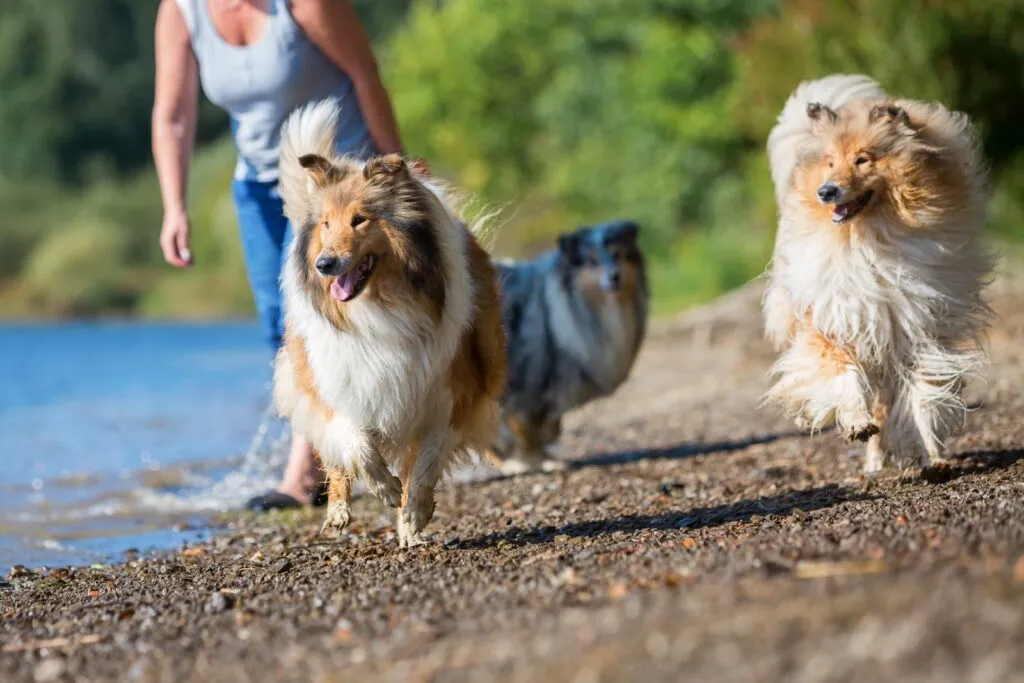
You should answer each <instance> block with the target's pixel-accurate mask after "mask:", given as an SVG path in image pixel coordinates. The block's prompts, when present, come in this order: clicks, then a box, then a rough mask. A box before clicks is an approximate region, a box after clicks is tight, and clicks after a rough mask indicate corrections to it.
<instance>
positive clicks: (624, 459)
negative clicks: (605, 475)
mask: <svg viewBox="0 0 1024 683" xmlns="http://www.w3.org/2000/svg"><path fill="white" fill-rule="evenodd" d="M803 436H807V434H806V433H805V432H800V431H796V430H794V431H789V432H778V433H775V434H762V435H760V436H751V437H749V438H746V439H736V440H733V441H714V442H711V443H682V444H677V445H675V446H668V447H665V448H642V449H637V450H629V451H619V452H615V453H598V454H595V455H589V456H586V457H583V458H579V459H577V460H570V461H568V462H567V463H566V466H567V467H568V468H569V469H580V468H583V467H607V466H609V465H624V464H627V463H631V462H637V461H640V460H676V459H681V458H692V457H694V456H696V455H710V454H713V453H730V452H732V451H741V450H743V449H745V448H750V447H751V446H762V445H765V444H770V443H775V442H776V441H781V440H782V439H792V438H798V437H803Z"/></svg>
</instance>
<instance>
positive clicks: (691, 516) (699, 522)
mask: <svg viewBox="0 0 1024 683" xmlns="http://www.w3.org/2000/svg"><path fill="white" fill-rule="evenodd" d="M877 498H878V496H877V495H873V494H869V493H865V492H863V491H861V490H859V489H853V488H849V487H844V486H839V485H836V484H831V485H828V486H819V487H816V488H811V489H806V490H803V491H791V492H789V493H782V494H779V495H774V496H762V497H760V498H755V499H752V500H741V501H738V502H736V503H728V504H725V505H715V506H712V507H701V508H693V509H689V510H681V511H678V512H666V513H663V514H660V515H626V516H624V517H618V518H616V519H596V520H593V521H586V522H574V523H571V524H565V525H563V526H559V527H555V526H543V527H536V528H524V527H516V526H513V527H510V528H509V529H508V530H506V531H504V532H502V533H500V534H497V533H495V534H488V535H486V536H482V537H480V538H476V539H470V540H466V541H462V542H460V543H459V544H458V547H459V548H474V549H479V548H488V547H491V546H494V545H496V544H498V543H501V542H502V541H505V542H506V543H510V544H512V545H537V544H542V543H552V542H554V539H555V537H556V536H563V535H564V536H569V537H571V538H590V537H596V536H602V535H605V534H612V533H616V532H620V531H625V532H630V531H638V530H642V529H661V530H665V531H670V530H679V529H687V530H690V529H701V528H705V527H714V526H719V525H721V524H728V523H730V522H745V521H749V520H750V518H751V517H753V516H754V515H762V516H765V515H776V516H780V517H787V516H789V515H792V514H793V513H794V512H795V511H797V510H801V511H803V512H805V513H806V512H812V511H814V510H823V509H825V508H830V507H834V506H836V505H841V504H842V503H847V502H857V501H864V500H875V499H877Z"/></svg>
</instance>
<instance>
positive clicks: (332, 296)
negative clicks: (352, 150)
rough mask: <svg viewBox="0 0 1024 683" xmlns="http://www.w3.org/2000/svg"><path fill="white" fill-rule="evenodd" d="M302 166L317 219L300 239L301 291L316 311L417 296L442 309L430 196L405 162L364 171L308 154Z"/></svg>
mask: <svg viewBox="0 0 1024 683" xmlns="http://www.w3.org/2000/svg"><path fill="white" fill-rule="evenodd" d="M299 162H300V163H301V164H302V166H303V167H304V168H305V169H306V171H307V172H308V173H309V192H310V196H311V198H312V200H313V202H312V206H314V207H315V209H316V211H315V213H316V216H317V217H316V220H314V221H311V222H310V224H308V225H306V226H303V227H302V228H301V229H300V231H299V233H298V235H297V238H296V239H297V240H298V243H297V245H296V249H297V250H298V251H299V254H301V256H302V260H301V264H302V267H301V269H300V271H301V277H302V279H303V286H304V287H305V290H306V292H307V294H308V295H310V297H311V299H312V300H313V302H314V304H316V305H317V306H318V308H320V310H321V311H324V310H325V309H327V310H329V309H331V308H332V307H334V308H335V309H337V308H339V307H341V308H343V307H344V306H345V305H347V304H349V303H351V302H353V301H356V300H357V299H359V298H360V297H369V298H371V299H375V300H377V301H383V302H385V303H388V302H394V301H396V300H397V299H399V298H402V297H405V298H408V296H409V295H410V293H411V292H410V290H412V292H419V293H420V294H423V295H425V296H426V297H427V298H428V299H430V300H431V302H432V303H433V304H435V306H436V308H438V309H440V307H441V306H443V299H444V292H443V286H444V284H443V281H444V279H443V276H441V275H440V272H441V271H440V268H441V264H440V252H439V247H438V244H437V241H436V235H435V233H434V231H433V230H432V229H431V226H430V225H429V224H428V221H429V210H428V202H429V201H430V198H429V196H428V193H429V190H427V189H426V188H424V187H423V186H422V185H421V184H420V183H419V182H418V181H417V180H416V179H415V178H414V177H413V175H412V173H411V172H410V170H409V168H408V167H407V165H406V163H405V161H404V160H403V159H402V158H401V157H398V156H397V155H389V156H386V157H379V158H376V159H372V160H371V161H369V162H367V164H366V165H365V166H364V167H360V165H359V164H357V163H355V162H336V163H331V162H330V161H328V160H327V159H325V158H324V157H321V156H319V155H315V154H310V155H306V156H303V157H301V158H300V159H299ZM439 287H440V291H436V290H437V289H438V288H439ZM438 313H439V310H438Z"/></svg>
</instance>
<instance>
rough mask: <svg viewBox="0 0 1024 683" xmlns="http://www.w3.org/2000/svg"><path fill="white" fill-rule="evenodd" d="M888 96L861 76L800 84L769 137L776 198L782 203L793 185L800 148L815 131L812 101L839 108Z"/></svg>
mask: <svg viewBox="0 0 1024 683" xmlns="http://www.w3.org/2000/svg"><path fill="white" fill-rule="evenodd" d="M885 98H886V94H885V93H884V92H883V91H882V88H881V87H880V86H879V85H878V83H876V82H875V81H873V80H871V79H870V78H868V77H867V76H861V75H846V74H839V75H834V76H826V77H825V78H822V79H819V80H816V81H804V82H803V83H801V84H800V85H798V86H797V88H796V90H795V91H793V94H792V95H790V96H789V100H787V101H786V106H785V107H783V109H782V113H781V114H779V120H778V123H776V124H775V128H773V129H772V132H771V134H770V135H769V136H768V160H769V161H770V162H771V167H772V182H773V183H774V184H775V200H776V201H777V202H780V203H781V199H782V196H783V195H784V194H785V190H786V187H787V186H788V185H789V176H790V174H791V173H792V172H793V168H794V167H795V166H796V162H797V156H798V154H799V150H800V147H801V145H802V144H803V142H804V140H806V139H807V136H809V135H810V133H811V122H810V119H809V118H808V117H807V105H808V104H810V103H811V102H818V103H819V104H824V105H825V106H827V107H829V108H830V109H832V110H837V109H839V108H840V107H842V106H843V105H844V104H846V103H847V102H852V101H854V100H881V99H885Z"/></svg>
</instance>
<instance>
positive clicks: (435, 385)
mask: <svg viewBox="0 0 1024 683" xmlns="http://www.w3.org/2000/svg"><path fill="white" fill-rule="evenodd" d="M337 114H338V110H337V108H336V105H335V103H334V102H333V101H330V100H328V101H325V102H321V103H317V104H313V105H309V106H307V107H305V108H303V109H300V110H298V111H297V112H295V113H294V114H292V116H291V117H290V118H289V119H288V121H287V122H286V123H285V125H284V127H283V129H282V141H281V162H280V173H281V181H280V187H281V195H282V198H283V199H284V205H285V213H286V214H287V216H288V218H289V219H290V220H291V222H292V225H293V226H294V228H295V230H296V234H295V239H294V241H293V244H292V246H291V249H290V252H289V254H288V260H287V264H286V265H285V268H284V273H283V275H282V284H283V289H284V293H285V306H286V309H285V315H286V332H285V344H284V346H283V348H282V349H281V351H280V353H279V354H278V357H277V362H276V368H275V373H274V397H275V403H276V405H277V407H278V410H279V411H280V412H281V413H282V414H283V415H284V416H286V417H288V418H289V419H290V420H291V423H292V425H293V429H294V430H295V432H297V433H298V434H301V435H302V436H304V437H306V438H307V439H309V440H310V441H311V442H312V444H313V445H314V447H315V448H316V450H317V451H318V453H319V455H320V458H321V460H322V462H323V464H324V467H325V469H326V471H327V476H328V484H329V486H328V493H329V501H328V509H327V518H326V521H325V522H324V526H325V528H329V527H334V528H342V527H344V526H345V525H346V524H347V523H348V521H349V508H348V498H349V494H350V490H351V483H352V478H353V477H355V476H362V477H364V478H365V479H366V484H367V487H368V489H369V490H370V491H371V492H372V493H373V494H375V495H377V496H378V497H379V498H380V499H381V500H383V501H384V502H385V503H387V504H388V505H391V506H394V507H397V508H400V510H399V513H398V525H397V527H398V538H399V544H400V545H401V546H402V547H409V546H413V545H417V544H419V543H422V542H423V537H422V534H421V532H422V530H423V528H424V526H426V524H427V523H428V522H429V521H430V518H431V516H432V515H433V512H434V488H435V485H436V484H437V482H438V480H439V478H440V477H441V475H442V474H443V473H444V472H445V470H446V469H447V468H448V467H449V466H450V465H451V464H453V462H454V461H455V460H456V459H458V458H459V457H460V456H462V455H464V454H468V453H469V452H470V451H471V450H473V449H482V448H486V446H487V445H488V444H490V442H491V440H492V439H493V438H494V435H495V433H496V430H497V428H498V421H499V414H500V407H499V400H500V397H501V392H502V389H503V388H504V385H505V336H504V331H503V329H502V325H501V310H500V303H499V299H498V291H497V284H496V279H495V272H494V269H493V267H492V265H491V262H490V259H489V257H488V255H487V253H486V252H485V251H484V250H483V248H481V246H480V245H479V243H478V242H477V240H476V239H475V238H474V236H473V235H472V234H471V233H470V232H469V230H467V228H466V227H465V225H464V224H463V223H462V222H461V221H460V220H459V218H458V216H457V215H456V212H455V210H454V209H453V207H452V204H451V202H450V201H449V198H448V196H447V195H446V193H445V191H443V190H442V189H441V188H440V187H439V186H437V185H436V184H434V183H432V182H430V181H428V180H426V179H425V178H422V177H419V176H418V175H417V174H415V173H413V172H412V171H411V170H410V168H409V167H408V166H407V165H406V163H405V161H403V160H402V158H400V157H398V156H395V155H390V156H385V157H379V158H375V159H372V160H370V161H369V162H367V163H366V164H365V165H364V164H361V163H358V162H355V161H352V160H350V159H346V158H339V157H337V156H335V154H334V152H333V149H334V135H335V122H336V120H337ZM393 470H394V472H393ZM395 473H397V475H398V476H396V474H395Z"/></svg>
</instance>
